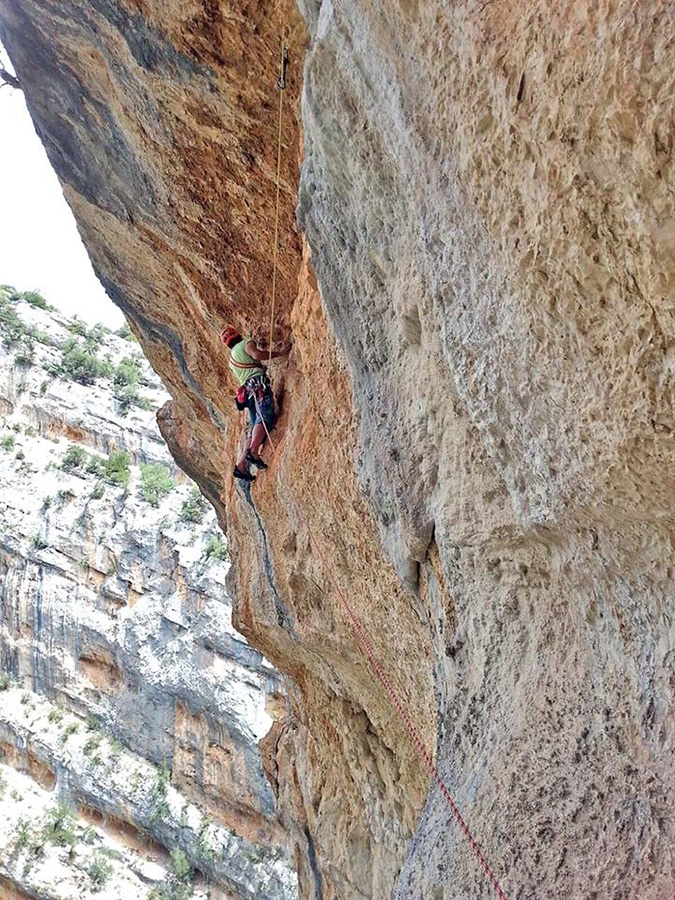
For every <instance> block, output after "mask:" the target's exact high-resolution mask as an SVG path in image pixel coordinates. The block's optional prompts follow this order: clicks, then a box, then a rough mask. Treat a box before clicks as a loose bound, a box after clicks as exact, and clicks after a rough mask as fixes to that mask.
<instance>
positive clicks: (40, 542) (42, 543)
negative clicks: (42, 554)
mask: <svg viewBox="0 0 675 900" xmlns="http://www.w3.org/2000/svg"><path fill="white" fill-rule="evenodd" d="M30 543H31V547H32V548H33V549H34V550H46V549H47V547H48V546H49V544H48V543H47V541H46V540H45V539H44V538H43V537H42V535H41V534H34V535H33V537H32V538H31V539H30Z"/></svg>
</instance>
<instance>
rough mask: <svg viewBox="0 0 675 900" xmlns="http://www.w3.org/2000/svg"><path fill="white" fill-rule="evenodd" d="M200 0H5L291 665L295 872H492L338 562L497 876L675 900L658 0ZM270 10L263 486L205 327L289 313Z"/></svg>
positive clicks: (246, 573) (329, 880)
mask: <svg viewBox="0 0 675 900" xmlns="http://www.w3.org/2000/svg"><path fill="white" fill-rule="evenodd" d="M209 10H210V12H209V16H210V18H209V17H207V15H206V13H205V11H204V10H202V9H201V8H200V9H199V10H197V9H196V8H195V9H193V8H192V7H185V6H184V5H183V4H176V3H168V4H167V3H163V4H161V5H160V4H155V3H152V2H149V3H145V4H143V6H142V8H141V7H137V6H135V5H133V6H132V5H130V4H127V3H124V2H117V3H110V4H102V3H93V4H86V5H82V4H81V3H76V2H69V3H60V4H58V8H55V7H53V6H49V5H45V4H42V3H40V4H38V3H33V2H30V0H29V2H22V3H21V4H19V3H17V2H15V0H1V2H0V15H1V17H2V37H3V41H4V42H5V44H6V46H7V48H8V50H9V52H10V54H11V55H12V59H13V61H14V63H15V66H16V68H17V71H18V74H19V76H20V78H21V79H22V81H23V83H24V87H25V91H26V94H27V99H28V102H29V106H30V108H31V111H32V113H33V115H34V118H35V120H36V122H37V125H38V129H39V131H40V133H41V135H42V136H43V139H44V141H45V145H46V147H47V149H48V152H49V153H50V156H51V159H52V162H53V163H54V165H55V168H56V169H57V172H58V173H59V176H60V177H61V179H62V181H63V183H64V189H65V192H66V195H67V197H68V199H69V201H70V202H71V205H72V207H73V210H74V211H75V214H76V216H77V217H78V221H79V224H80V228H81V230H82V233H83V235H84V238H85V241H86V243H87V245H88V247H89V250H90V253H91V255H92V258H93V260H94V264H95V267H96V268H97V271H98V272H99V273H100V274H101V276H102V278H103V280H104V282H105V283H106V285H108V287H109V289H110V291H111V294H112V295H113V297H114V298H115V299H116V301H117V302H118V303H119V304H120V306H121V307H122V308H123V309H124V310H125V312H126V313H127V315H128V316H129V319H130V322H131V324H132V327H133V328H134V330H135V331H136V332H137V333H138V335H139V338H140V340H141V342H142V344H143V347H144V350H145V352H146V353H147V354H148V357H149V359H150V360H151V362H152V364H153V366H154V367H155V368H156V369H157V370H158V371H160V372H161V373H162V376H163V378H164V380H165V383H166V384H167V386H168V388H169V390H170V392H171V394H172V396H173V398H174V401H173V403H172V404H171V405H170V406H169V407H167V408H166V409H165V410H164V412H163V415H162V417H161V427H162V430H163V433H164V435H165V437H166V438H167V440H168V442H169V444H170V446H171V448H172V452H173V454H174V456H175V458H176V459H177V460H178V461H179V463H180V465H181V466H183V467H184V468H185V469H186V471H188V472H190V474H192V475H193V476H194V477H196V478H197V479H198V480H199V482H200V484H201V485H202V487H203V490H204V491H205V493H206V494H207V495H208V496H209V497H210V498H211V499H212V500H213V502H214V505H215V506H216V509H217V512H218V515H219V519H220V521H221V523H222V524H223V525H224V526H225V527H226V528H227V532H228V539H229V543H230V547H231V551H232V556H233V559H234V561H235V564H234V566H233V569H232V572H231V575H230V578H231V584H232V589H233V592H234V594H235V602H236V610H235V615H236V617H237V621H238V623H239V625H240V627H241V628H242V629H243V630H244V631H245V633H246V634H247V636H249V637H250V639H251V640H252V641H253V642H255V644H256V646H258V647H260V648H261V649H263V650H264V652H265V653H266V654H267V655H268V657H269V658H270V659H272V661H273V662H275V663H276V664H277V665H278V666H279V667H280V668H281V669H283V671H285V672H286V673H288V674H289V675H290V676H291V677H292V679H293V682H294V684H295V686H296V689H295V691H294V694H293V697H292V713H291V714H290V715H288V716H286V717H284V718H281V719H279V721H277V722H276V723H275V725H274V727H273V729H272V731H271V732H270V735H269V736H268V738H267V739H266V745H265V754H266V764H267V768H268V771H269V775H270V778H271V780H272V783H273V785H274V787H275V790H276V791H277V793H278V796H279V798H280V802H281V804H282V808H283V810H284V816H285V823H286V824H287V826H288V828H289V829H290V830H291V831H292V832H293V834H294V835H295V839H296V846H297V852H298V864H299V872H300V877H301V887H302V891H303V894H304V896H307V897H313V898H316V897H323V898H340V900H343V898H344V900H352V898H363V897H373V898H381V900H384V898H389V897H392V896H397V897H400V898H427V897H432V898H434V900H443V898H446V900H447V898H450V897H453V898H456V897H466V898H476V897H487V896H489V893H490V889H489V887H488V885H487V883H486V882H485V880H484V879H483V877H482V875H481V872H480V869H479V867H478V865H477V863H476V860H475V859H474V858H473V857H472V855H471V854H470V853H469V851H468V849H467V847H466V845H465V843H464V841H463V839H462V837H461V834H460V833H459V831H458V830H457V829H456V828H455V827H454V826H453V824H452V822H451V821H450V815H449V811H448V808H447V806H446V805H445V803H444V802H443V801H442V798H441V797H440V794H439V792H438V791H437V790H436V789H435V788H433V789H432V790H431V791H428V779H427V777H426V775H425V774H424V771H423V767H422V766H421V764H420V761H419V758H418V756H417V755H416V754H415V752H414V751H413V750H412V748H411V746H410V744H409V743H408V741H407V738H406V736H405V734H404V730H403V728H402V727H401V726H400V724H399V722H398V719H397V717H396V715H395V713H394V712H393V711H392V709H391V706H390V704H389V702H388V700H387V698H386V696H385V694H384V692H383V691H382V689H381V688H380V687H379V686H378V684H377V682H376V681H374V680H373V677H372V673H371V671H370V669H369V667H368V665H367V663H366V662H365V660H364V657H363V655H362V654H361V652H360V650H359V648H358V643H357V641H356V639H355V638H354V636H353V634H352V632H351V631H350V627H349V624H348V621H347V619H346V617H345V615H344V612H343V600H342V595H345V596H346V597H348V599H349V602H350V603H351V604H353V606H354V608H355V609H356V611H357V613H358V615H359V617H360V618H361V619H362V621H363V623H364V626H365V627H366V629H367V631H368V633H369V634H370V635H371V636H372V641H373V646H374V650H375V654H376V656H377V657H378V658H379V659H380V660H381V661H382V664H383V666H384V667H385V669H386V671H387V673H388V674H389V677H390V678H391V679H392V683H393V684H394V687H395V689H396V691H397V693H399V694H400V695H401V696H402V698H403V700H404V702H405V704H406V706H407V707H408V708H409V710H410V715H411V717H412V720H413V723H414V725H415V727H416V728H417V729H418V730H419V732H420V733H421V734H422V736H423V738H424V739H425V740H426V741H427V743H428V745H429V746H431V747H435V748H436V758H437V765H438V767H439V769H440V771H441V773H442V774H443V776H444V778H445V780H446V781H447V783H448V785H449V786H450V788H451V789H452V790H453V792H454V793H455V795H456V798H457V800H458V802H459V805H460V807H461V808H462V810H463V812H464V813H465V815H466V818H467V820H468V821H469V824H470V825H471V827H472V829H473V830H474V832H475V833H476V835H477V837H478V839H479V840H480V842H481V845H482V847H483V849H484V851H485V853H486V854H487V856H488V857H489V858H490V860H491V862H492V864H493V867H494V868H495V870H496V872H497V873H498V875H499V876H500V878H501V879H502V880H503V882H504V886H505V889H506V892H507V895H508V896H513V897H516V896H522V897H525V896H533V897H542V898H543V897H556V898H569V897H587V896H593V895H594V894H595V895H597V896H608V897H617V898H619V897H625V898H629V897H630V898H632V897H636V896H639V897H640V898H648V900H662V898H666V897H670V896H672V894H673V891H674V889H675V883H674V882H673V874H672V862H671V859H670V849H669V848H670V846H672V841H673V830H674V824H673V816H672V808H673V790H674V788H675V786H674V785H673V777H672V771H673V766H672V763H673V734H672V730H673V729H672V722H673V717H672V703H673V684H674V683H675V679H674V675H673V654H672V649H671V645H672V640H673V633H672V622H671V616H670V614H669V609H670V606H671V605H672V602H673V581H672V571H671V567H670V563H669V560H670V556H671V554H672V546H671V530H672V510H671V507H672V498H673V486H672V484H671V480H672V474H671V471H672V462H673V459H672V457H673V445H672V432H673V428H674V427H675V423H674V422H673V414H672V400H673V396H672V395H673V382H672V375H673V373H672V368H673V367H672V344H673V335H672V331H673V321H672V307H673V292H674V285H675V281H674V277H673V252H672V251H673V234H674V230H673V222H674V221H675V216H674V214H673V203H672V186H673V169H672V165H673V162H672V150H673V147H672V144H673V135H672V118H673V102H674V101H673V97H674V96H675V93H674V92H673V83H672V82H673V74H672V67H671V65H670V63H669V57H670V56H671V55H672V46H673V32H674V29H675V24H674V22H673V18H672V13H671V10H670V8H669V6H668V5H667V4H665V3H663V2H659V0H654V2H647V3H643V4H639V5H637V6H636V5H635V4H631V3H628V2H625V3H623V2H618V3H612V4H590V5H589V4H585V5H579V4H577V5H574V6H573V7H564V8H563V7H559V6H557V5H555V4H552V3H548V2H544V0H542V2H533V3H530V4H527V5H526V6H523V5H517V6H515V7H514V6H513V4H506V3H504V2H501V0H498V2H494V3H490V4H487V5H485V4H482V5H479V4H470V3H466V2H462V3H455V4H452V5H450V4H444V3H440V2H431V3H417V2H400V3H394V4H391V3H388V4H385V3H377V2H356V0H354V2H349V0H347V2H344V3H340V4H333V3H330V2H323V3H308V2H307V3H304V2H303V3H302V10H301V12H302V14H303V16H304V21H305V24H304V26H303V24H302V22H301V20H300V18H299V15H298V12H297V10H295V9H294V8H293V7H292V6H291V5H290V4H288V5H284V4H267V3H260V4H256V5H255V7H254V8H252V7H250V6H249V5H245V4H238V3H233V4H220V5H217V6H216V7H209ZM282 32H284V33H285V38H286V41H287V43H288V44H289V46H290V48H291V58H292V60H293V64H292V67H291V77H290V81H289V88H288V94H287V102H286V106H285V114H286V119H285V127H284V136H283V151H284V153H283V165H282V181H281V201H282V202H281V211H282V216H281V243H280V292H279V297H278V298H277V311H278V330H279V331H280V332H281V331H284V332H285V334H288V333H289V332H290V333H291V334H292V337H293V340H294V351H293V354H292V355H291V359H290V362H289V364H288V366H287V367H285V366H284V365H277V366H276V369H275V373H274V374H275V385H276V388H277V391H278V392H279V394H280V397H282V399H283V409H282V416H281V419H280V423H279V427H278V428H277V431H276V441H277V443H278V449H277V453H276V457H275V459H274V462H273V464H272V466H271V469H270V471H269V472H268V473H266V474H265V475H264V476H261V478H260V479H259V480H258V482H257V483H256V484H255V485H254V487H253V488H252V490H251V491H250V493H242V492H240V491H239V490H238V489H235V488H234V487H233V486H232V485H231V483H230V481H229V479H228V478H227V477H226V475H225V474H224V472H226V470H227V466H228V465H229V464H230V460H231V457H232V453H233V449H234V444H235V441H236V435H237V433H238V423H237V422H236V421H235V420H234V414H233V411H232V408H231V406H230V402H229V400H228V397H227V389H226V387H225V385H226V383H227V380H228V374H227V367H226V360H225V358H224V356H223V353H222V348H221V346H220V345H219V344H218V340H217V332H218V330H219V328H220V327H221V326H222V325H223V324H225V321H226V320H230V321H233V322H234V323H235V324H237V325H239V326H241V327H245V326H246V327H252V328H253V329H254V330H257V329H260V330H261V331H262V332H263V335H262V336H264V332H265V330H266V329H267V328H268V326H267V324H266V323H267V322H268V321H269V316H270V292H269V285H270V281H271V258H272V252H271V234H272V223H273V217H272V211H273V208H274V198H275V184H274V175H275V170H274V150H275V147H276V118H275V107H274V104H275V101H276V95H275V93H274V79H275V77H276V71H275V68H276V57H277V50H278V39H279V36H280V34H281V33H282ZM305 51H306V53H305V55H304V62H303V66H304V68H303V69H302V77H301V58H303V56H302V55H303V52H305ZM36 60H37V61H39V62H38V63H36ZM300 94H301V95H302V102H301V106H300V99H299V98H300ZM301 124H302V147H301V145H300V138H299V135H300V127H301ZM300 156H302V173H301V174H300V171H299V162H300ZM296 188H297V191H298V194H297V197H296ZM298 198H299V202H298V213H299V215H298V221H299V225H300V228H301V229H302V232H303V236H302V238H301V237H299V236H298V231H297V229H296V227H295V225H294V218H293V211H294V208H295V205H296V199H298ZM310 249H311V262H310ZM314 272H316V276H315V274H314ZM224 461H226V462H224ZM427 795H428V796H427ZM425 801H426V804H425ZM411 838H413V839H412V840H411Z"/></svg>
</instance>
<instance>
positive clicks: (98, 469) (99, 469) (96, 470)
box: [85, 455, 105, 475]
mask: <svg viewBox="0 0 675 900" xmlns="http://www.w3.org/2000/svg"><path fill="white" fill-rule="evenodd" d="M85 471H87V472H88V473H89V474H90V475H104V474H105V460H104V459H103V457H102V456H93V455H92V456H90V457H89V459H88V461H87V465H86V466H85Z"/></svg>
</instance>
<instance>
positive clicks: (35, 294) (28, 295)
mask: <svg viewBox="0 0 675 900" xmlns="http://www.w3.org/2000/svg"><path fill="white" fill-rule="evenodd" d="M20 297H21V299H22V300H25V301H26V303H30V305H31V306H36V307H37V308H38V309H53V308H54V307H52V306H50V305H49V304H48V303H47V301H46V300H45V298H44V297H43V296H42V294H41V293H40V292H39V291H24V292H23V294H20Z"/></svg>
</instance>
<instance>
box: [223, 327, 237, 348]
mask: <svg viewBox="0 0 675 900" xmlns="http://www.w3.org/2000/svg"><path fill="white" fill-rule="evenodd" d="M220 339H221V341H222V342H223V343H224V344H226V345H227V346H228V347H231V346H232V344H236V343H237V341H240V340H241V335H240V334H239V332H238V331H237V329H236V328H233V327H232V326H231V325H228V326H227V328H223V330H222V331H221V332H220Z"/></svg>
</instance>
